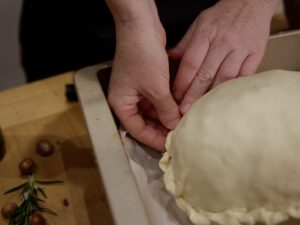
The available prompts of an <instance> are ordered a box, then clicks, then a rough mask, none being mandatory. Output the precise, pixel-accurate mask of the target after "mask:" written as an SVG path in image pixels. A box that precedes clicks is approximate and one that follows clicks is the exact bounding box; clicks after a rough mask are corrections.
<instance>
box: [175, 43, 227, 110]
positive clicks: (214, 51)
mask: <svg viewBox="0 0 300 225" xmlns="http://www.w3.org/2000/svg"><path fill="white" fill-rule="evenodd" d="M229 52H230V51H229V49H228V48H227V46H226V45H222V44H221V45H218V44H215V45H212V46H211V48H210V50H209V52H208V54H207V56H206V57H205V60H204V62H203V64H202V65H201V67H200V69H199V71H198V72H197V74H196V76H195V77H194V79H193V81H192V82H191V85H190V87H189V88H188V90H187V92H186V94H185V96H184V98H183V101H182V103H181V104H180V111H181V113H182V114H185V113H186V111H187V110H188V109H189V108H190V106H191V105H192V103H193V102H194V101H195V100H197V99H198V98H200V97H201V96H202V95H204V94H205V92H206V91H207V90H208V89H209V87H210V86H211V85H212V82H213V80H214V77H215V75H216V73H217V71H218V69H219V67H220V65H221V63H222V62H223V60H224V58H225V57H226V56H227V54H228V53H229Z"/></svg>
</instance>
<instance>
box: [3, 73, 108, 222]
mask: <svg viewBox="0 0 300 225" xmlns="http://www.w3.org/2000/svg"><path fill="white" fill-rule="evenodd" d="M73 75H74V74H73V73H67V74H63V75H60V76H57V77H53V78H49V79H46V80H42V81H38V82H35V83H32V84H29V85H25V86H22V87H19V88H15V89H11V90H7V91H3V92H0V126H1V127H2V131H3V134H4V138H5V143H6V155H5V156H4V158H3V159H2V160H1V161H0V208H1V207H2V206H3V205H4V204H5V203H8V202H20V199H19V196H18V195H17V194H10V195H3V193H4V192H5V191H6V190H7V189H9V188H11V187H13V186H16V185H18V184H20V183H22V182H24V181H25V180H26V179H25V178H22V177H21V176H20V173H19V170H18V164H19V162H20V161H21V160H22V159H23V158H25V157H32V158H33V159H34V160H35V162H36V163H37V166H38V169H37V174H36V176H37V177H38V178H40V179H51V180H53V179H55V180H57V179H59V180H63V181H64V184H61V185H53V186H45V187H44V190H45V192H46V193H47V195H48V199H46V204H45V206H46V207H48V208H51V209H53V210H54V211H55V212H57V214H58V216H57V217H56V216H53V215H48V214H44V215H45V217H46V219H47V221H48V224H49V225H76V224H78V225H89V224H91V225H112V224H113V222H112V217H111V214H110V211H109V208H108V204H107V202H106V197H105V193H104V190H103V187H102V184H101V179H100V175H99V172H98V168H97V165H96V163H95V160H94V156H93V152H92V149H91V144H90V142H89V138H88V134H87V131H86V127H85V124H84V120H83V116H82V113H81V109H80V106H79V104H78V103H68V102H67V101H66V99H65V96H64V91H65V84H66V83H72V80H73ZM41 139H47V140H49V141H50V142H51V143H52V144H53V145H54V146H55V153H54V154H53V155H51V156H50V157H41V156H39V155H38V154H36V147H35V145H36V143H37V141H39V140H41ZM64 199H67V200H68V201H69V206H64V204H63V200H64ZM0 224H1V225H5V224H8V221H7V220H5V219H4V218H2V217H1V216H0Z"/></svg>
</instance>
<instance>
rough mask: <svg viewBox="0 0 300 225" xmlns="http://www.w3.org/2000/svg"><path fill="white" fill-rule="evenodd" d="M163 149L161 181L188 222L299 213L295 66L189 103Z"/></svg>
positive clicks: (267, 220)
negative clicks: (289, 69)
mask: <svg viewBox="0 0 300 225" xmlns="http://www.w3.org/2000/svg"><path fill="white" fill-rule="evenodd" d="M166 149H167V152H166V153H165V154H164V156H163V158H162V159H161V161H160V166H161V168H162V170H163V171H164V173H165V174H164V183H165V186H166V188H167V189H168V191H169V192H171V193H172V195H174V197H175V198H176V202H177V204H178V206H179V207H180V208H181V209H182V210H183V211H185V212H186V213H187V214H188V216H189V218H190V219H191V221H192V222H193V223H194V224H197V225H209V224H220V225H241V224H245V225H250V224H251V225H252V224H255V223H257V222H260V223H264V224H268V225H275V224H278V223H280V222H282V221H285V220H287V219H289V218H290V217H291V218H300V72H289V71H283V70H273V71H268V72H263V73H260V74H257V75H255V76H252V77H245V78H239V79H236V80H232V81H228V82H226V83H224V84H222V85H220V86H219V87H217V88H216V89H214V90H212V91H210V92H209V93H208V94H206V95H205V96H203V97H202V98H200V99H199V100H198V101H197V102H195V103H194V104H193V106H192V107H191V109H190V110H189V111H188V112H187V114H186V115H185V116H184V118H183V119H182V120H181V122H180V123H179V125H178V126H177V127H176V129H175V130H173V131H171V132H170V133H169V134H168V137H167V143H166ZM299 224H300V222H299Z"/></svg>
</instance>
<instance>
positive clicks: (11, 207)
mask: <svg viewBox="0 0 300 225" xmlns="http://www.w3.org/2000/svg"><path fill="white" fill-rule="evenodd" d="M17 208H18V205H17V204H16V203H8V204H6V205H4V206H3V207H2V209H1V214H2V216H3V217H5V218H6V219H9V218H10V217H11V216H12V215H13V214H14V212H15V211H16V210H17Z"/></svg>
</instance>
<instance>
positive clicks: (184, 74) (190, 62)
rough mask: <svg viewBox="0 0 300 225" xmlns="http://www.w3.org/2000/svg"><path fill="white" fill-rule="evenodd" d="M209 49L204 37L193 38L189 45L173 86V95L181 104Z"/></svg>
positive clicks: (207, 41)
mask: <svg viewBox="0 0 300 225" xmlns="http://www.w3.org/2000/svg"><path fill="white" fill-rule="evenodd" d="M208 49H209V40H208V39H207V38H205V37H204V36H197V37H193V39H192V40H191V42H190V43H189V45H188V47H187V49H186V52H185V54H184V56H183V57H182V60H181V62H180V66H179V69H178V72H177V75H176V78H175V81H174V84H173V95H174V98H175V99H176V101H177V102H180V101H181V100H182V98H183V96H184V94H185V92H186V91H187V89H188V87H189V85H190V84H191V82H192V80H193V79H194V77H195V75H196V73H197V71H198V70H199V68H200V66H201V64H202V62H203V60H204V58H205V55H206V54H207V52H208Z"/></svg>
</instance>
